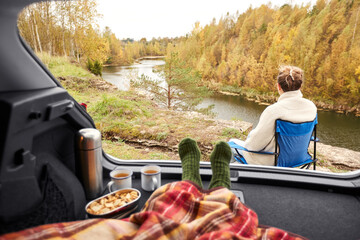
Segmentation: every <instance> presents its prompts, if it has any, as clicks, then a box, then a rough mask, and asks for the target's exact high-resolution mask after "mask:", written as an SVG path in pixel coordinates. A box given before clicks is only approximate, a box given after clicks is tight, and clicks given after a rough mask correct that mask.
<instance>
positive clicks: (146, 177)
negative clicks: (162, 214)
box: [141, 165, 161, 191]
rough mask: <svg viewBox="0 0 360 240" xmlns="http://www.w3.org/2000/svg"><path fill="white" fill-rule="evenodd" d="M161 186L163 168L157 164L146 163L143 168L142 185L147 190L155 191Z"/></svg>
mask: <svg viewBox="0 0 360 240" xmlns="http://www.w3.org/2000/svg"><path fill="white" fill-rule="evenodd" d="M160 186H161V168H160V167H159V166H157V165H146V166H145V167H143V168H142V169H141V187H142V189H144V190H145V191H154V190H155V189H157V188H159V187H160Z"/></svg>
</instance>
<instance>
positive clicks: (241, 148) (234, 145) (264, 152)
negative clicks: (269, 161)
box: [228, 142, 279, 155]
mask: <svg viewBox="0 0 360 240" xmlns="http://www.w3.org/2000/svg"><path fill="white" fill-rule="evenodd" d="M228 144H229V145H230V147H231V148H235V149H239V150H243V151H246V152H250V153H256V154H265V155H279V153H275V152H266V151H252V150H249V149H246V148H244V147H242V146H240V145H237V144H236V143H234V142H228Z"/></svg>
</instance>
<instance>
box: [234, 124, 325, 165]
mask: <svg viewBox="0 0 360 240" xmlns="http://www.w3.org/2000/svg"><path fill="white" fill-rule="evenodd" d="M317 123H318V121H317V117H316V118H315V120H313V121H311V122H303V123H293V122H289V121H284V120H280V119H278V120H276V126H275V141H276V144H275V152H265V151H251V150H248V149H246V148H244V147H242V146H239V145H237V144H236V143H234V142H228V143H229V145H230V147H231V148H233V149H235V151H236V153H237V155H235V156H234V158H235V160H236V161H238V162H239V163H242V164H247V162H246V160H245V159H244V157H243V156H242V155H241V154H240V152H239V150H243V151H247V152H250V153H256V154H266V155H274V166H279V167H300V166H301V168H305V167H306V168H307V169H308V168H309V167H310V165H311V164H314V170H315V169H316V161H317V159H316V142H319V139H318V138H317V137H316V125H317ZM310 141H314V154H313V156H311V155H310V154H309V152H308V148H309V144H310Z"/></svg>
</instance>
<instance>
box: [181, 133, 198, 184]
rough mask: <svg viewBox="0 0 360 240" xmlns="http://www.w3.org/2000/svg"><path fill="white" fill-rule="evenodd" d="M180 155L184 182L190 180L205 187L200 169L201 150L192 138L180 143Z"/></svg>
mask: <svg viewBox="0 0 360 240" xmlns="http://www.w3.org/2000/svg"><path fill="white" fill-rule="evenodd" d="M179 155H180V159H181V165H182V171H183V172H182V180H190V181H193V182H194V183H196V184H198V185H199V186H200V187H203V185H202V182H201V177H200V174H199V169H200V156H201V153H200V150H199V147H198V146H197V144H196V141H195V140H193V139H191V138H184V139H183V140H181V142H180V143H179Z"/></svg>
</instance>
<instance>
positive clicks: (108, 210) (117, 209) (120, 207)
mask: <svg viewBox="0 0 360 240" xmlns="http://www.w3.org/2000/svg"><path fill="white" fill-rule="evenodd" d="M140 197H141V193H140V191H139V190H137V189H135V188H126V189H121V190H117V191H114V192H111V193H109V194H106V195H104V196H101V197H99V198H97V199H94V200H92V201H91V202H89V203H88V204H87V205H86V207H85V210H86V212H87V214H88V215H89V217H93V218H122V217H124V216H126V215H128V214H129V213H130V212H132V211H133V210H135V209H136V208H137V203H138V201H139V199H140Z"/></svg>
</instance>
